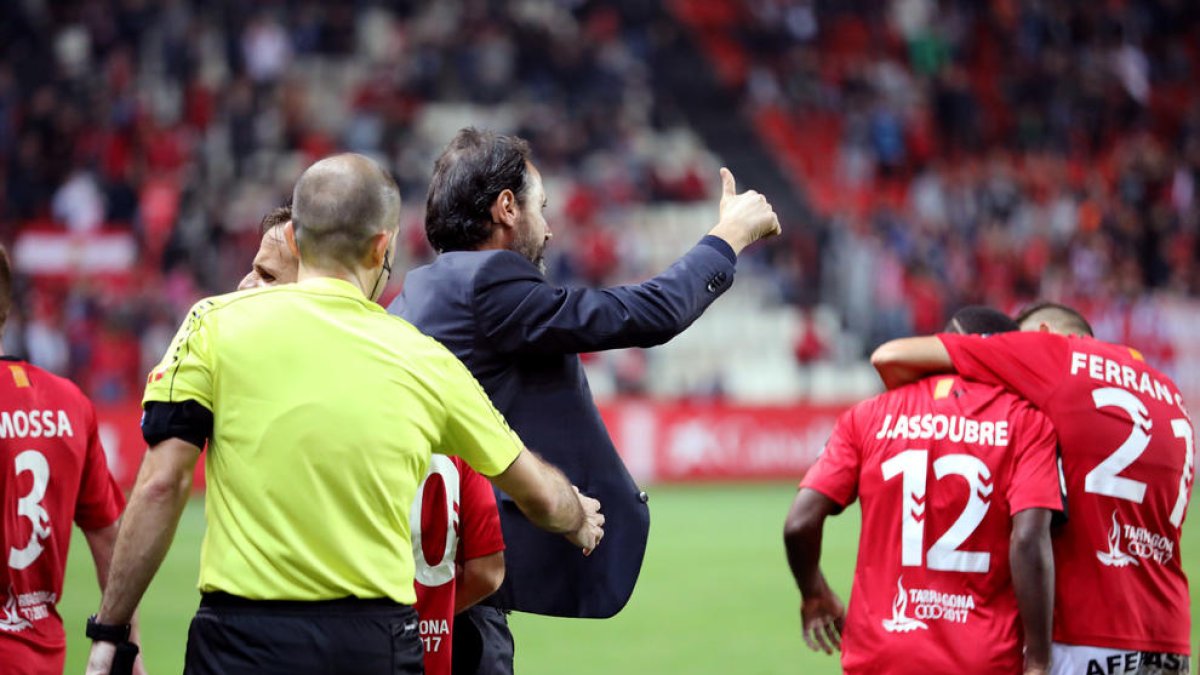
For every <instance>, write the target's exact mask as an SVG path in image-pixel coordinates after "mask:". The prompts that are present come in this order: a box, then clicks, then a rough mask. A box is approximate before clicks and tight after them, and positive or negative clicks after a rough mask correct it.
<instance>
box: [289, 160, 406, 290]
mask: <svg viewBox="0 0 1200 675" xmlns="http://www.w3.org/2000/svg"><path fill="white" fill-rule="evenodd" d="M399 218H400V188H399V187H398V186H397V185H396V181H395V179H394V178H392V176H391V174H389V173H388V172H387V171H385V170H384V169H383V167H381V166H379V165H378V164H376V163H375V162H374V161H373V160H371V159H370V158H368V157H365V156H363V155H357V154H352V153H347V154H342V155H334V156H332V157H326V158H325V159H322V160H321V161H319V162H317V163H316V164H313V165H312V166H310V167H308V169H306V170H305V171H304V173H303V174H301V176H300V179H299V180H298V181H296V188H295V189H294V190H293V192H292V227H293V228H295V232H296V245H297V246H298V247H299V248H300V259H301V260H304V261H306V262H308V263H309V264H312V263H314V262H315V263H317V264H322V265H329V264H336V265H343V266H346V267H353V266H354V265H356V264H358V263H359V262H360V261H361V260H362V258H363V256H364V255H366V253H367V250H368V249H369V247H370V242H371V238H372V237H373V236H375V235H376V234H378V233H379V232H386V231H391V230H395V229H396V228H398V227H399Z"/></svg>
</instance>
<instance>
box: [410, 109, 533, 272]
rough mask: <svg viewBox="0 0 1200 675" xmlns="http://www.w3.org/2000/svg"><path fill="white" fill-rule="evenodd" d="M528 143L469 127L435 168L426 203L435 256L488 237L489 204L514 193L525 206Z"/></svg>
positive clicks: (427, 232)
mask: <svg viewBox="0 0 1200 675" xmlns="http://www.w3.org/2000/svg"><path fill="white" fill-rule="evenodd" d="M529 156H530V151H529V143H528V142H526V141H525V140H524V139H521V138H518V137H516V136H505V135H503V134H497V133H495V132H493V131H486V130H485V131H480V130H478V129H475V128H474V127H468V128H466V129H463V130H461V131H459V132H458V135H457V136H455V137H454V140H452V141H450V144H449V145H447V146H446V149H445V150H444V151H443V152H442V155H441V156H440V157H438V159H437V162H435V163H434V165H433V179H432V180H430V182H429V195H428V197H427V199H426V201H425V236H426V237H428V239H429V245H430V246H432V247H433V248H434V250H435V251H438V252H439V253H441V252H445V251H472V250H475V249H476V248H478V247H479V246H480V245H481V244H483V243H484V242H485V241H487V240H488V239H489V238H490V237H491V236H492V227H493V225H494V223H493V222H492V214H491V210H492V204H494V203H495V202H496V198H497V197H499V196H500V193H501V192H504V191H505V190H512V191H513V194H515V195H516V196H517V203H518V204H523V203H524V199H525V189H526V188H527V187H528V185H529Z"/></svg>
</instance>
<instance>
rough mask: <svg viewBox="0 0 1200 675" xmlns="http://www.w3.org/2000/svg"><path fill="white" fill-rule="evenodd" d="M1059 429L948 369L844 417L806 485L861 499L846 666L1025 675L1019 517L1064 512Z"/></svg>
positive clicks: (923, 674) (844, 499)
mask: <svg viewBox="0 0 1200 675" xmlns="http://www.w3.org/2000/svg"><path fill="white" fill-rule="evenodd" d="M1055 442H1056V441H1055V437H1054V430H1053V428H1052V427H1051V426H1050V423H1049V422H1048V421H1047V420H1046V418H1045V416H1044V415H1042V414H1041V413H1040V412H1038V411H1037V410H1035V409H1034V408H1033V406H1031V405H1029V404H1028V403H1026V402H1025V401H1022V400H1020V399H1018V398H1017V397H1016V396H1013V395H1012V394H1009V393H1007V392H1005V391H1004V390H1003V389H1000V388H999V387H993V386H989V385H984V384H979V383H975V382H965V381H963V380H961V379H960V378H958V377H954V376H943V377H934V378H928V379H925V380H922V381H920V382H917V383H915V384H911V385H908V386H906V387H901V388H899V389H896V390H895V391H891V392H888V393H886V394H882V395H880V396H877V397H876V398H873V399H871V400H869V401H865V402H863V403H861V404H859V405H857V406H855V407H854V408H851V409H850V410H849V411H847V412H846V413H845V414H843V415H842V417H841V418H840V419H839V420H838V424H837V426H836V427H835V429H834V432H833V436H832V437H831V438H830V440H829V443H828V444H827V445H826V446H825V450H824V452H823V453H822V454H821V457H820V459H819V460H818V461H817V463H816V465H815V466H814V467H813V468H812V469H811V470H810V471H809V472H808V474H807V475H806V476H805V478H804V481H803V482H802V483H801V487H805V488H811V489H814V490H817V491H819V492H821V493H822V494H824V495H826V496H828V497H829V498H830V499H832V500H834V501H836V502H837V503H839V504H841V505H843V506H845V505H848V504H850V503H851V502H853V501H854V500H855V498H857V499H859V500H860V501H861V502H862V534H861V537H860V540H859V548H858V566H857V568H856V569H855V573H854V587H853V590H852V591H851V593H850V605H849V609H848V611H847V617H846V627H845V633H844V639H843V643H842V667H843V668H844V670H845V672H847V673H878V672H883V671H881V668H882V667H883V665H884V664H886V665H887V669H886V672H888V673H913V674H914V675H928V674H929V673H1016V672H1020V671H1021V667H1022V664H1023V656H1022V652H1021V650H1022V647H1023V634H1024V633H1023V630H1022V627H1021V622H1020V615H1019V613H1018V610H1017V600H1016V595H1015V594H1014V592H1013V590H1012V576H1011V572H1010V569H1009V560H1008V553H1009V539H1010V535H1011V533H1012V517H1013V515H1014V514H1016V513H1018V512H1019V511H1022V510H1024V509H1030V508H1044V509H1052V510H1061V509H1062V492H1061V485H1060V481H1059V475H1058V467H1057V457H1056V447H1055Z"/></svg>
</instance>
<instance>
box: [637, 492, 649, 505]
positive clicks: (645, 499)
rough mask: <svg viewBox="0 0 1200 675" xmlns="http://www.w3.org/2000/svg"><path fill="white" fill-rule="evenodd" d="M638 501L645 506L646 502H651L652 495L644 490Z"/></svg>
mask: <svg viewBox="0 0 1200 675" xmlns="http://www.w3.org/2000/svg"><path fill="white" fill-rule="evenodd" d="M638 501H639V502H641V503H643V504H645V503H646V502H648V501H650V495H648V494H646V491H645V490H642V491H641V492H639V493H638Z"/></svg>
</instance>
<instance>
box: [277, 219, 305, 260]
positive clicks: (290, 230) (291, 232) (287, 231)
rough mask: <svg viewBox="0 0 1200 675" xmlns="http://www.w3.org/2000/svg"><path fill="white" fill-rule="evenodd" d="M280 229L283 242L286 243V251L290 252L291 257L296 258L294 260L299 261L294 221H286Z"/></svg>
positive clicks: (298, 247)
mask: <svg viewBox="0 0 1200 675" xmlns="http://www.w3.org/2000/svg"><path fill="white" fill-rule="evenodd" d="M280 229H281V230H283V240H284V241H285V242H287V247H288V250H289V251H291V252H292V255H294V256H296V260H299V259H300V245H299V244H297V243H296V225H295V221H292V220H289V221H287V222H286V223H284V224H283V226H282V227H281V228H280Z"/></svg>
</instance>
